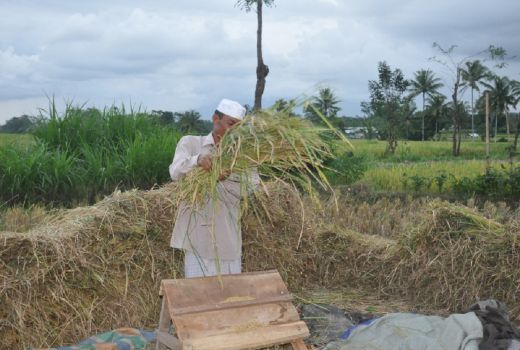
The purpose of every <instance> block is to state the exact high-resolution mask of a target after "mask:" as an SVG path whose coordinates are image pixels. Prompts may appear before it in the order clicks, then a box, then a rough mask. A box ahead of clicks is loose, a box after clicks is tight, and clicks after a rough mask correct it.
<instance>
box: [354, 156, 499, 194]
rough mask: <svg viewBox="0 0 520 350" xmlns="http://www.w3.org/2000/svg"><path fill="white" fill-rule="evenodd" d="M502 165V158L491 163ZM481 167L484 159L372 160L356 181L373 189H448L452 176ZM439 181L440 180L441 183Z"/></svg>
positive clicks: (469, 173) (474, 173)
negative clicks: (388, 161)
mask: <svg viewBox="0 0 520 350" xmlns="http://www.w3.org/2000/svg"><path fill="white" fill-rule="evenodd" d="M504 166H508V163H507V162H505V161H493V162H492V163H491V167H493V168H496V169H500V168H502V167H504ZM485 171H486V161H485V160H455V161H453V160H452V161H427V162H415V163H411V162H406V163H394V164H388V163H386V164H379V165H377V164H374V165H373V166H372V167H370V168H369V169H368V170H367V171H366V172H365V174H364V176H363V178H362V179H361V180H360V181H361V182H363V183H365V184H367V185H369V186H370V188H371V189H373V190H375V191H390V192H394V191H395V192H402V191H409V190H413V189H414V188H416V187H418V186H419V187H420V189H421V191H422V192H432V193H433V192H451V190H452V183H453V180H456V179H460V178H463V177H468V178H473V177H476V176H478V175H482V174H484V173H485ZM419 182H422V183H421V184H419ZM439 182H442V185H441V186H439ZM440 187H441V188H440Z"/></svg>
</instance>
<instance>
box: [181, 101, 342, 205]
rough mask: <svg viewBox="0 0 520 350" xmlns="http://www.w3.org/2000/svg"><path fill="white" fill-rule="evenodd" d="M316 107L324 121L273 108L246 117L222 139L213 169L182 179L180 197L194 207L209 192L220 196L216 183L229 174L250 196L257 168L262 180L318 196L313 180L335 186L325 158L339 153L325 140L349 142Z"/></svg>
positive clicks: (325, 185)
mask: <svg viewBox="0 0 520 350" xmlns="http://www.w3.org/2000/svg"><path fill="white" fill-rule="evenodd" d="M316 112H317V114H318V115H320V116H321V117H322V119H323V121H324V125H325V126H323V127H318V126H315V125H313V124H312V123H311V122H309V121H307V120H305V119H302V118H299V117H295V116H291V115H290V113H289V112H288V111H277V110H274V109H268V110H262V111H258V112H255V114H253V115H249V116H247V117H246V118H245V119H244V120H243V121H242V122H241V123H240V124H238V125H237V126H236V127H234V128H233V129H231V130H230V131H229V132H227V133H226V134H225V135H224V137H223V138H222V140H221V141H220V144H219V146H218V147H217V149H216V153H215V154H214V161H213V167H212V169H211V171H209V172H208V171H204V170H202V169H195V170H194V171H191V172H190V173H189V174H188V175H187V176H186V177H185V178H184V179H183V180H182V183H181V185H180V192H179V193H178V196H177V199H178V200H179V201H182V202H184V203H187V204H189V205H191V206H198V205H201V204H204V203H205V201H206V199H207V197H208V196H209V197H212V198H215V197H216V196H217V183H218V182H219V181H220V179H221V178H222V177H223V176H224V177H225V176H227V175H228V174H231V173H233V174H236V175H238V176H240V178H241V180H242V182H243V186H242V192H243V196H247V194H248V192H249V191H248V187H250V186H249V185H250V184H248V183H247V182H248V181H249V179H251V176H250V175H251V173H252V172H253V171H257V172H258V174H259V175H260V176H261V178H262V179H269V181H283V182H286V183H289V184H291V185H292V186H293V187H298V188H300V189H303V190H305V191H306V192H307V193H308V194H310V195H311V196H312V197H314V198H316V197H315V191H314V185H317V186H319V187H320V188H322V189H324V190H329V191H331V190H332V188H331V186H330V183H329V181H328V180H327V177H326V176H325V174H324V170H325V165H324V162H325V160H327V159H330V158H334V157H335V155H334V153H333V149H332V148H331V143H330V142H327V141H326V140H327V139H330V138H331V137H335V138H338V139H340V140H341V141H343V142H345V143H347V144H350V143H349V141H348V140H347V139H346V138H345V136H344V135H343V134H342V133H341V132H339V131H337V130H336V129H335V128H334V127H333V126H332V125H331V124H330V123H329V122H328V120H327V119H326V118H325V117H323V116H322V115H321V113H320V112H319V111H316ZM331 192H332V191H331ZM245 203H246V202H245Z"/></svg>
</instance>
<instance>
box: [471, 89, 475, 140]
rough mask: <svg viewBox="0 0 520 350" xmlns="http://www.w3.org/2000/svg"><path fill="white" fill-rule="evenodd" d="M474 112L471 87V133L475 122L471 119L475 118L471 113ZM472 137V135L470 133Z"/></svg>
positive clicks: (473, 130)
mask: <svg viewBox="0 0 520 350" xmlns="http://www.w3.org/2000/svg"><path fill="white" fill-rule="evenodd" d="M474 113H475V108H474V104H473V88H471V134H474V133H475V124H474V122H473V120H474V119H475V118H474V116H473V114H474ZM471 137H473V135H471Z"/></svg>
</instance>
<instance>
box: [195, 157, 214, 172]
mask: <svg viewBox="0 0 520 350" xmlns="http://www.w3.org/2000/svg"><path fill="white" fill-rule="evenodd" d="M197 165H198V166H200V167H201V168H202V169H204V170H206V171H210V170H211V167H212V166H213V157H212V156H211V154H205V155H200V156H199V158H198V159H197Z"/></svg>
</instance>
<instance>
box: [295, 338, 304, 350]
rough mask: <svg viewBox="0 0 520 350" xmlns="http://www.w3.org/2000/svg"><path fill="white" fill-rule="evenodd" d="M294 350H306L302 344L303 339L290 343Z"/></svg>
mask: <svg viewBox="0 0 520 350" xmlns="http://www.w3.org/2000/svg"><path fill="white" fill-rule="evenodd" d="M291 345H292V347H293V349H294V350H308V348H307V345H305V343H304V342H303V339H297V340H295V341H293V342H291Z"/></svg>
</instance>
